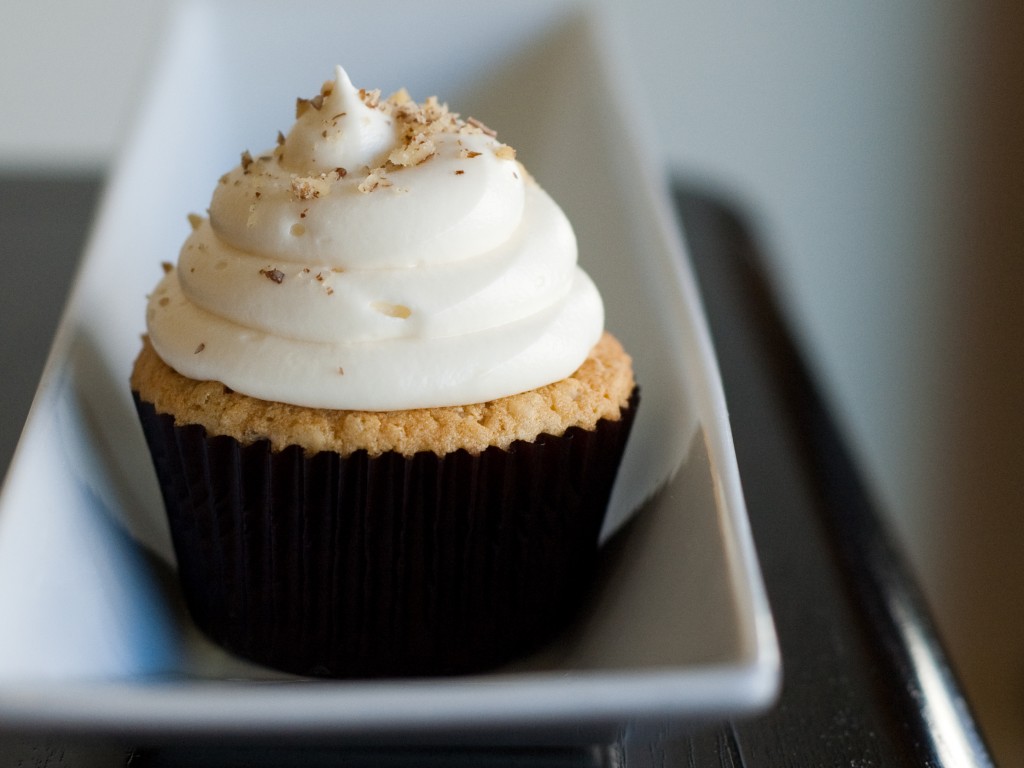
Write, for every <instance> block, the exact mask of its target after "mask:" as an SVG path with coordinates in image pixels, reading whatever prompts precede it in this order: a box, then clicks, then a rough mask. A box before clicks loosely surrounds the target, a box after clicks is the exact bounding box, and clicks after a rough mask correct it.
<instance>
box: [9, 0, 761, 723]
mask: <svg viewBox="0 0 1024 768" xmlns="http://www.w3.org/2000/svg"><path fill="white" fill-rule="evenodd" d="M283 8H284V6H282V5H281V4H280V3H277V4H274V5H272V6H271V5H266V6H264V5H261V4H256V3H252V2H246V3H244V4H242V3H238V4H235V3H225V2H222V3H208V4H207V3H198V2H196V3H185V4H182V5H180V6H179V7H177V8H176V10H175V12H174V13H173V14H172V16H171V22H172V23H171V24H170V26H169V35H168V40H167V45H166V48H165V49H164V50H163V52H162V54H161V55H160V57H159V59H158V63H159V66H158V67H157V68H156V72H155V76H154V78H153V81H152V84H151V86H150V88H149V90H148V91H147V92H146V94H145V97H144V100H143V108H142V110H141V113H140V121H139V123H138V124H137V125H136V127H135V130H134V132H133V134H132V137H131V140H130V141H129V142H128V143H127V145H126V148H125V152H124V154H123V156H122V158H121V160H120V162H119V164H118V166H117V168H116V170H115V173H114V175H113V177H112V179H111V182H110V185H109V187H108V190H107V194H106V196H105V198H104V202H103V205H102V207H101V212H100V216H99V220H98V222H97V226H96V228H95V229H94V232H93V236H92V238H91V240H90V245H89V248H88V251H87V253H86V255H85V259H84V262H83V265H82V268H81V271H80V273H79V275H78V277H77V280H76V283H75V287H74V289H73V292H72V296H71V299H70V301H69V304H68V307H67V309H66V312H65V315H64V317H63V320H62V323H61V326H60V329H59V331H58V334H57V338H56V340H55V342H54V346H53V350H52V352H51V355H50V359H49V362H48V364H47V368H46V372H45V373H44V376H43V380H42V382H41V384H40V387H39V391H38V393H37V396H36V400H35V403H34V405H33V409H32V413H31V415H30V418H29V422H28V424H27V426H26V429H25V432H24V434H23V436H22V440H21V442H20V444H19V448H18V452H17V454H16V456H15V460H14V462H13V463H12V465H11V470H10V473H9V475H8V477H7V481H6V484H5V487H4V490H3V495H2V497H0V622H2V625H3V631H2V632H0V724H2V725H0V728H6V729H21V730H24V729H37V730H54V731H61V732H78V731H82V732H90V733H110V732H117V733H121V734H124V733H133V734H136V735H140V736H142V735H148V736H150V737H157V736H160V735H165V736H171V735H174V734H186V733H187V734H192V735H202V734H208V735H225V734H235V735H242V736H273V735H275V734H278V735H284V734H287V735H291V736H295V735H301V734H308V735H317V736H320V737H325V738H330V739H334V740H339V741H350V742H356V741H358V742H367V741H373V740H376V739H385V738H386V739H388V741H389V743H394V742H395V741H396V740H399V741H401V740H415V741H420V742H422V741H425V740H430V741H448V742H453V741H456V742H457V741H473V742H480V741H484V740H486V741H488V742H490V743H499V742H508V743H515V742H538V741H542V740H543V741H549V740H554V741H558V742H562V743H572V742H581V741H593V740H601V739H611V738H613V737H614V736H615V735H616V734H618V733H621V732H622V731H623V730H624V729H629V728H641V727H648V726H650V727H661V726H663V725H666V724H670V723H689V722H692V721H694V720H695V719H704V718H707V717H713V716H722V715H737V714H743V713H750V712H753V711H756V710H758V709H761V708H763V707H765V706H767V705H768V704H769V703H770V702H771V701H772V699H773V697H774V696H775V694H776V692H777V689H778V684H779V654H778V646H777V643H776V638H775V634H774V629H773V626H772V621H771V616H770V613H769V609H768V605H767V601H766V598H765V593H764V588H763V584H762V582H761V580H760V575H759V572H758V567H757V562H756V557H755V554H754V549H753V546H752V542H751V538H750V531H749V525H748V522H747V519H746V510H745V506H744V501H743V496H742V493H741V489H740V482H739V477H738V471H737V467H736V460H735V455H734V452H733V447H732V438H731V434H730V431H729V425H728V420H727V417H726V411H725V404H724V398H723V393H722V388H721V382H720V379H719V375H718V369H717V365H716V362H715V358H714V354H713V351H712V349H711V345H710V341H709V336H708V332H707V329H706V326H705V321H704V317H703V313H702V310H701V306H700V302H699V298H698V295H697V292H696V289H695V285H694V281H693V277H692V275H691V273H690V272H689V271H688V269H689V265H688V262H687V260H686V256H685V254H684V252H683V250H682V244H681V239H680V236H679V232H678V230H677V229H676V227H675V224H674V222H673V219H672V216H671V211H670V208H669V205H668V199H667V195H666V187H665V185H664V180H663V179H662V177H661V175H660V170H659V169H658V168H657V166H656V165H655V164H654V163H653V162H652V157H651V156H650V154H649V152H650V148H651V144H650V139H649V136H648V134H646V133H645V131H644V125H643V120H642V119H641V116H642V107H643V105H642V104H638V103H637V95H636V94H637V91H636V89H635V88H633V87H631V84H630V82H629V80H628V78H627V77H626V76H625V75H624V74H623V72H622V67H621V62H618V63H616V64H613V63H612V61H611V58H612V51H614V50H615V47H616V42H615V41H614V39H613V38H612V36H610V35H609V34H608V32H607V28H606V26H605V25H604V24H603V21H602V20H601V19H600V18H597V17H595V16H593V15H592V14H591V13H587V12H579V11H566V10H565V8H564V7H563V6H560V5H559V4H557V3H556V4H550V3H541V2H529V3H520V4H516V5H515V7H514V8H512V7H509V8H507V9H506V10H495V11H492V10H488V12H487V13H486V14H484V13H480V14H468V13H466V12H464V11H463V10H461V9H460V8H459V7H458V4H457V3H454V2H453V3H451V4H450V6H445V7H443V8H441V9H438V8H436V7H434V8H432V9H431V17H430V19H426V18H424V16H423V14H424V13H425V11H426V7H425V6H422V4H416V5H414V4H411V3H399V4H389V5H388V6H387V7H386V8H385V7H384V6H383V5H379V6H378V8H376V9H375V10H374V11H373V13H372V15H368V14H370V12H369V11H367V10H362V11H356V10H353V9H351V8H347V7H345V6H344V5H343V4H335V3H323V4H317V3H313V2H305V3H303V4H301V5H300V6H292V8H299V9H301V10H291V9H289V10H287V11H286V12H285V13H284V15H281V11H282V9H283ZM559 8H562V10H561V11H560V10H559ZM425 30H429V32H427V31H425ZM336 63H341V64H343V65H345V66H346V68H347V69H348V71H349V74H350V75H351V76H352V78H353V80H354V81H355V82H356V83H357V84H359V85H364V86H366V87H381V88H382V89H383V90H384V91H385V92H389V91H390V90H395V89H397V88H398V87H400V86H403V85H404V86H406V87H408V89H409V91H410V92H411V93H412V94H413V95H414V96H415V97H416V98H417V99H423V98H425V97H426V96H428V95H430V94H434V93H437V94H439V95H440V96H441V97H442V98H443V99H445V100H447V101H448V102H449V103H450V104H451V105H452V106H453V108H455V109H456V110H458V111H459V112H461V113H462V114H463V115H466V114H472V115H475V116H479V117H481V118H482V119H483V120H485V121H486V122H487V123H488V124H489V125H492V126H495V127H497V128H498V129H499V131H500V136H501V138H502V139H503V140H504V141H507V142H508V143H510V144H511V145H513V146H515V147H516V148H517V150H518V152H519V157H520V159H522V160H523V161H524V163H525V164H526V166H527V168H529V169H530V170H531V171H532V172H533V174H534V175H535V176H536V177H537V179H538V180H539V181H540V183H541V184H542V185H543V186H545V187H546V188H547V189H548V190H549V191H550V192H551V193H552V195H553V197H554V198H555V199H556V200H558V201H559V202H560V203H561V204H562V206H563V207H564V208H565V209H566V211H567V213H568V214H569V217H570V219H571V220H572V221H573V222H574V225H575V226H576V230H577V235H578V238H579V242H580V260H581V263H582V265H583V266H584V268H585V269H586V270H587V271H588V272H589V273H590V274H591V276H592V277H593V278H594V280H595V282H596V283H597V284H598V286H599V287H600V289H601V291H602V294H603V296H604V298H605V302H606V308H607V326H608V327H609V328H610V329H611V330H612V331H613V332H615V333H616V335H618V336H619V337H620V338H621V339H622V341H623V342H624V344H625V346H626V348H627V349H628V350H629V351H630V352H631V353H632V354H633V356H634V359H635V365H636V372H637V378H638V379H639V381H640V383H641V387H642V392H643V400H642V404H641V407H640V411H639V417H638V421H637V423H636V426H635V428H634V433H633V438H632V440H631V443H630V446H629V449H628V452H627V456H626V459H625V462H624V465H623V468H622V473H621V476H620V478H619V482H618V485H617V486H616V491H615V497H614V499H613V508H612V511H611V521H610V523H609V527H608V532H609V533H610V532H611V530H612V529H615V528H618V527H619V525H620V524H621V523H622V521H623V520H625V519H626V518H627V517H629V516H630V515H631V514H632V513H633V512H634V511H636V510H639V513H638V514H637V515H636V517H635V518H634V519H633V521H632V523H631V524H630V525H629V526H627V527H626V528H625V529H622V531H621V535H619V536H616V537H615V538H614V539H613V541H612V543H611V544H609V545H608V546H606V547H605V550H604V553H603V563H602V568H603V572H602V576H601V579H600V580H599V583H598V584H597V585H596V586H595V589H594V593H593V595H592V600H591V603H590V605H589V606H588V610H587V611H586V612H585V613H584V615H583V616H582V617H581V619H580V621H579V622H578V623H577V625H576V626H574V627H573V628H572V629H571V631H569V632H568V633H566V634H565V635H564V636H563V637H561V638H559V639H558V640H557V641H556V642H554V643H552V644H551V646H550V647H548V648H546V649H545V650H544V651H543V652H541V653H539V654H537V655H536V656H535V657H533V658H530V659H525V660H522V661H521V662H518V663H517V664H515V665H512V666H510V667H508V668H505V669H501V670H495V671H494V672H493V673H491V674H487V675H480V676H475V677H466V678H457V679H452V678H437V679H426V680H417V681H403V680H386V681H377V682H346V681H337V682H310V681H302V680H295V679H289V678H286V677H283V676H281V675H272V674H268V673H266V672H263V671H261V670H257V669H254V668H252V667H249V666H247V665H245V664H242V663H241V662H238V661H236V660H233V659H232V658H230V657H229V656H228V655H227V654H224V653H221V652H219V651H218V650H216V649H215V648H213V647H212V646H211V645H210V644H209V643H206V642H205V641H204V640H202V638H200V637H199V636H198V634H197V633H196V632H195V630H194V628H193V627H192V626H191V624H190V623H189V621H188V620H187V618H185V617H184V615H183V614H182V613H181V611H180V608H179V603H178V599H177V593H176V587H175V586H174V580H173V578H167V574H168V573H170V568H171V566H170V564H171V563H173V554H172V552H171V550H170V545H169V538H168V534H167V530H166V527H165V523H164V521H163V515H162V510H161V503H160V498H159V493H158V491H157V489H156V482H155V479H154V476H153V471H152V467H151V465H150V463H149V457H148V453H147V450H146V447H145V444H144V441H143V438H142V435H141V430H140V429H139V427H138V425H137V424H136V419H135V415H134V411H133V407H132V404H131V401H130V397H129V392H128V384H127V381H128V373H129V370H130V368H131V363H132V359H133V358H134V356H135V354H136V352H137V350H138V348H139V336H140V334H141V333H142V332H143V329H144V320H143V318H144V311H145V310H144V305H145V296H146V294H147V292H148V291H150V290H151V288H152V286H153V285H154V284H155V283H156V281H157V280H158V278H159V276H160V271H161V270H160V263H161V262H162V261H174V260H175V259H176V257H177V250H178V247H179V245H180V243H181V242H182V241H183V239H184V237H185V235H186V233H187V231H188V224H187V221H186V213H188V212H189V211H202V210H204V209H205V207H206V205H207V203H208V201H209V196H210V193H211V191H212V189H213V187H214V184H215V183H216V179H217V178H218V177H219V175H220V174H221V173H222V172H224V171H225V170H227V169H228V168H230V167H231V166H232V165H234V164H235V163H237V162H238V156H239V153H240V152H241V150H243V149H247V148H248V149H251V150H253V151H259V150H262V149H263V148H265V147H268V146H272V145H273V141H274V136H275V134H276V132H277V130H279V129H281V130H284V129H287V127H288V126H289V125H290V123H291V120H292V110H293V106H292V105H293V103H294V102H293V98H294V97H295V96H297V95H300V94H308V93H312V92H314V91H315V90H316V88H317V87H318V86H319V83H320V82H321V81H322V80H324V79H326V78H327V77H329V76H330V75H331V73H332V72H333V66H334V64H336ZM55 215H58V214H57V213H56V212H55Z"/></svg>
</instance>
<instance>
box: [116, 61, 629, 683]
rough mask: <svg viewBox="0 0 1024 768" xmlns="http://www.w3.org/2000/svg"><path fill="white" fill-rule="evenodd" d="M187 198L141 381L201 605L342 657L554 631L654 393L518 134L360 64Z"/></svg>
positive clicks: (325, 659)
mask: <svg viewBox="0 0 1024 768" xmlns="http://www.w3.org/2000/svg"><path fill="white" fill-rule="evenodd" d="M189 218H190V221H191V223H192V232H191V234H190V235H189V237H188V238H187V240H186V242H185V244H184V246H183V247H182V249H181V252H180V256H179V259H178V263H177V265H170V264H166V265H165V274H164V276H163V279H162V280H161V281H160V282H159V284H158V285H157V287H156V289H155V290H154V291H153V293H152V294H151V295H150V297H149V304H148V308H147V329H148V330H147V335H146V337H145V338H144V341H143V346H142V351H141V353H140V354H139V356H138V358H137V360H136V363H135V367H134V370H133V372H132V377H131V386H132V391H133V394H134V397H135V401H136V404H137V407H138V412H139V416H140V419H141V422H142V426H143V430H144V432H145V435H146V439H147V442H148V444H149V447H150V451H151V453H152V456H153V462H154V465H155V468H156V472H157V476H158V479H159V482H160V486H161V489H162V493H163V498H164V502H165V506H166V510H167V514H168V518H169V522H170V529H171V534H172V538H173V543H174V549H175V554H176V558H177V562H178V571H179V576H180V581H181V586H182V591H183V594H184V597H185V602H186V604H187V606H188V609H189V611H190V613H191V615H192V617H193V619H194V620H195V622H196V624H197V625H198V626H199V628H200V629H201V630H202V631H203V632H204V633H206V634H207V635H208V636H209V637H210V638H211V639H213V640H214V641H215V642H217V643H219V644H220V645H222V646H223V647H225V648H226V649H228V650H229V651H231V652H233V653H235V654H237V655H239V656H241V657H244V658H247V659H249V660H252V661H255V662H258V663H261V664H264V665H267V666H269V667H273V668H275V669H279V670H284V671H288V672H293V673H297V674H301V675H322V676H338V677H342V676H343V677H349V676H351V677H380V676H417V675H439V674H456V673H465V672H473V671H479V670H484V669H488V668H492V667H494V666H496V665H499V664H502V663H504V662H507V661H509V660H511V659H514V658H516V657H517V656H519V655H522V654H524V653H527V652H529V651H531V650H533V649H535V648H537V647H538V646H539V645H541V644H542V643H544V642H545V641H547V640H549V639H550V638H551V637H552V636H553V634H554V633H556V632H557V631H558V630H559V629H560V628H561V627H562V626H563V625H564V623H565V622H566V621H567V620H568V619H569V618H570V617H571V616H572V613H573V610H574V608H575V607H576V606H577V605H578V604H579V602H580V600H581V597H582V596H583V594H584V592H585V590H586V588H587V585H588V582H589V580H590V577H591V575H592V571H593V567H594V562H595V558H596V553H597V547H598V535H599V532H600V530H601V525H602V521H603V518H604V513H605V509H606V507H607V503H608V499H609V496H610V493H611V489H612V485H613V482H614V477H615V472H616V469H617V467H618V464H619V461H620V459H621V456H622V453H623V450H624V446H625V442H626V439H627V436H628V433H629V429H630V425H631V424H632V419H633V413H634V411H635V407H636V402H637V391H636V386H635V383H634V379H633V373H632V365H631V360H630V358H629V356H628V355H627V354H626V352H625V351H624V350H623V348H622V346H621V345H620V344H619V342H618V341H617V340H616V339H615V338H614V337H613V336H612V335H610V334H609V333H607V332H606V331H605V330H604V328H603V325H604V311H603V305H602V302H601V298H600V295H599V293H598V291H597V289H596V288H595V286H594V284H593V283H592V282H591V280H590V279H589V278H588V277H587V275H586V274H585V273H584V272H583V271H582V270H581V269H580V268H579V267H578V266H577V263H576V262H577V251H576V241H575V237H574V235H573V231H572V227H571V226H570V224H569V222H568V220H567V219H566V217H565V215H564V214H563V213H562V211H561V209H560V208H559V207H558V206H557V204H555V203H554V201H552V199H551V198H550V197H549V196H548V195H547V194H546V193H545V192H544V190H543V189H541V188H540V187H539V186H538V185H537V183H536V182H535V181H534V180H533V179H532V178H531V177H530V176H529V174H527V173H526V171H525V169H524V168H523V166H522V165H521V164H520V163H519V162H518V161H517V160H516V158H515V151H514V150H513V149H512V148H511V147H509V146H508V145H506V144H504V143H502V142H500V141H499V140H498V138H497V136H496V134H495V132H494V131H492V130H490V129H489V128H487V126H485V125H484V124H483V123H481V122H480V121H478V120H476V119H474V118H472V117H469V118H466V119H465V120H463V119H462V118H460V117H459V115H458V114H456V113H453V112H451V111H449V110H448V108H447V106H446V105H444V104H442V103H440V102H439V101H438V100H437V99H436V98H430V99H427V100H426V101H425V102H423V103H417V102H415V101H414V100H412V99H411V98H410V97H409V96H408V94H406V93H405V92H404V91H400V92H398V93H396V94H393V95H392V96H390V97H388V98H387V99H382V98H381V97H380V93H379V92H378V91H366V90H364V89H356V88H355V87H353V85H352V84H351V82H350V81H349V79H348V77H347V75H346V74H345V72H344V71H343V70H342V69H341V68H340V67H339V68H338V70H337V73H336V77H335V79H334V80H331V81H328V82H327V83H325V84H324V86H323V88H322V89H321V91H320V93H319V94H317V95H316V96H314V97H313V98H311V99H299V100H298V102H297V106H296V121H295V124H294V126H293V127H292V129H291V130H290V131H289V133H288V134H287V136H285V135H283V134H281V133H278V136H277V142H276V146H275V147H274V148H272V149H270V150H268V151H266V152H264V153H259V154H256V155H253V154H251V153H250V152H248V151H246V152H244V153H242V158H241V163H240V164H239V165H238V166H237V167H236V168H234V169H233V170H231V171H229V172H228V173H227V174H225V175H224V176H222V177H221V178H220V180H219V183H218V184H217V185H216V188H215V191H214V193H213V199H212V202H211V204H210V208H209V215H208V217H200V216H196V215H193V216H190V217H189Z"/></svg>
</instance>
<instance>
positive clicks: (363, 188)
mask: <svg viewBox="0 0 1024 768" xmlns="http://www.w3.org/2000/svg"><path fill="white" fill-rule="evenodd" d="M390 186H391V179H389V178H388V177H387V175H385V173H384V169H383V168H374V169H373V170H372V171H370V172H369V173H368V174H367V175H366V178H365V179H363V180H362V181H361V182H359V186H358V187H357V189H358V190H359V191H360V192H362V193H363V194H364V195H368V194H370V193H371V192H373V191H374V190H375V189H380V188H381V187H390Z"/></svg>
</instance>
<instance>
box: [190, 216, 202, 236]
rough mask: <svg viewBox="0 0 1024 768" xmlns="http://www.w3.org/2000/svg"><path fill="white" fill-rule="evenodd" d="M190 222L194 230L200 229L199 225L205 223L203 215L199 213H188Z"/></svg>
mask: <svg viewBox="0 0 1024 768" xmlns="http://www.w3.org/2000/svg"><path fill="white" fill-rule="evenodd" d="M188 223H189V224H190V225H191V227H192V231H193V232H194V231H195V230H197V229H199V225H200V224H202V223H203V217H202V216H200V215H199V214H198V213H190V214H189V215H188Z"/></svg>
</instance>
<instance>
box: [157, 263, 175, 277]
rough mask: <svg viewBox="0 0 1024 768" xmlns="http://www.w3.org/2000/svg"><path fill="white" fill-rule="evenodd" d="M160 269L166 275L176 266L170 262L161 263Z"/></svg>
mask: <svg viewBox="0 0 1024 768" xmlns="http://www.w3.org/2000/svg"><path fill="white" fill-rule="evenodd" d="M160 268H161V269H163V271H164V274H165V275H166V274H167V273H168V272H170V271H171V270H173V269H174V265H173V264H171V262H169V261H161V262H160Z"/></svg>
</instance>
